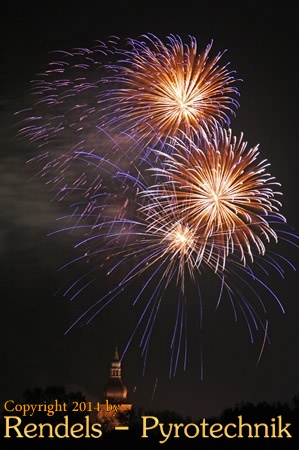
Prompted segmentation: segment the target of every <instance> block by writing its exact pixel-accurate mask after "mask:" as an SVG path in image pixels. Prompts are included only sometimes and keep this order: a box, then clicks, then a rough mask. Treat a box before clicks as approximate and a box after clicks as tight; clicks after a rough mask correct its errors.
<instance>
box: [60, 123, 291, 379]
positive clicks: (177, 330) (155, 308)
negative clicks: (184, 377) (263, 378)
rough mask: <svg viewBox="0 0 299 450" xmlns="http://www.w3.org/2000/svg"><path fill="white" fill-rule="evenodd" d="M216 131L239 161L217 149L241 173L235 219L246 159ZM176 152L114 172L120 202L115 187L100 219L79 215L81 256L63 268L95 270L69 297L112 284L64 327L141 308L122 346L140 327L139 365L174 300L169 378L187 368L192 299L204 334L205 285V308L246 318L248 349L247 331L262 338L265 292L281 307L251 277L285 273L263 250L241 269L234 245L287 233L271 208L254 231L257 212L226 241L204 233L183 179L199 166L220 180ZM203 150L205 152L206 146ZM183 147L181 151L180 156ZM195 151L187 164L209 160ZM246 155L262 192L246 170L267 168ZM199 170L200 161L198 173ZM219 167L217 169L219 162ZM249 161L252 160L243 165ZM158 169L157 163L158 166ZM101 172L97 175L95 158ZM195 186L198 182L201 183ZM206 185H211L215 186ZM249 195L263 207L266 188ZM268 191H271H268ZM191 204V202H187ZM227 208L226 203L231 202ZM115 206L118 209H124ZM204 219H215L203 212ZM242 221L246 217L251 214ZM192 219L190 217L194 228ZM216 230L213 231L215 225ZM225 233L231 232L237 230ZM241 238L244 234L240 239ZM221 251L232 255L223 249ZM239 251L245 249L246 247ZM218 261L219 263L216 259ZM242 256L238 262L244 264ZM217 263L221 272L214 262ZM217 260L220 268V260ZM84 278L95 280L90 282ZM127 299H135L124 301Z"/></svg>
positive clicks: (228, 229) (268, 181) (228, 138)
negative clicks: (210, 290)
mask: <svg viewBox="0 0 299 450" xmlns="http://www.w3.org/2000/svg"><path fill="white" fill-rule="evenodd" d="M221 133H222V134H221ZM221 133H220V136H222V138H223V139H224V138H225V139H224V141H225V142H224V143H226V144H229V143H230V145H228V147H230V152H231V153H232V154H234V153H236V154H237V155H238V157H236V158H234V157H233V155H231V159H230V158H229V159H228V160H226V159H225V158H227V157H228V156H227V153H226V150H227V146H226V145H224V143H222V144H223V145H222V146H221V145H219V151H221V154H222V156H223V158H224V157H225V158H224V159H225V161H226V164H223V165H224V166H229V163H232V165H231V166H229V167H227V170H228V168H230V170H231V169H232V168H233V167H234V166H237V164H236V161H238V162H239V164H240V165H241V167H242V168H241V169H240V176H241V180H239V181H240V185H238V181H237V179H238V177H237V176H236V177H233V180H234V181H235V182H236V183H237V185H238V186H239V187H238V189H239V190H240V189H241V187H240V186H242V185H243V186H244V189H245V192H246V195H245V193H243V195H241V194H239V197H237V200H236V201H237V206H234V208H230V210H231V209H232V210H233V211H236V209H237V208H240V205H243V202H242V201H241V200H242V199H244V198H246V199H247V202H248V198H249V193H250V192H251V190H249V189H247V188H246V183H245V182H244V179H243V178H242V173H243V172H246V170H244V169H245V167H246V168H247V165H246V164H245V163H244V165H243V162H242V155H243V152H244V153H245V154H246V155H247V153H246V145H245V144H244V145H241V141H240V140H239V141H235V140H234V139H232V142H231V133H230V131H228V132H225V131H224V130H222V132H221ZM218 137H219V136H218ZM187 142H188V140H187ZM192 142H193V141H192ZM233 143H235V145H233ZM176 144H179V145H178V146H177V147H176V148H175V149H173V150H174V151H173V153H172V155H169V153H168V152H167V151H166V152H165V153H162V152H159V154H158V155H157V156H158V158H159V165H158V166H157V167H156V166H155V165H154V166H153V163H152V161H149V162H148V167H147V169H144V172H143V173H144V176H143V174H140V173H138V176H137V177H135V176H134V175H132V173H129V172H124V171H121V170H119V171H118V172H117V177H116V179H117V181H118V183H119V187H120V186H122V188H123V193H125V196H126V201H125V202H124V196H123V193H122V192H121V189H120V188H119V189H118V195H116V196H115V193H113V194H111V196H107V197H106V198H105V201H106V202H107V205H106V207H105V208H101V214H100V216H99V215H98V209H99V208H97V207H94V209H93V211H92V212H91V213H89V214H88V215H86V217H87V218H88V221H87V222H86V224H85V228H84V238H82V239H80V237H79V241H78V242H77V243H76V248H77V249H78V250H80V256H79V258H78V259H77V260H75V261H73V262H70V263H69V265H72V264H75V263H78V262H79V263H80V264H83V263H84V261H86V262H87V261H88V266H91V267H92V269H91V272H87V273H86V274H85V275H84V276H82V277H81V278H80V279H79V280H76V281H75V282H74V283H73V284H72V285H71V286H70V287H69V288H68V289H67V295H68V296H70V298H71V299H74V298H76V297H77V296H78V295H79V294H80V293H82V291H83V290H84V289H85V288H87V287H89V285H90V279H92V280H93V282H94V281H95V280H96V279H98V280H102V279H103V276H104V274H105V276H106V277H107V279H109V280H110V281H111V284H110V285H109V286H110V287H109V288H108V289H107V292H106V294H104V295H102V296H100V299H99V300H98V301H95V302H94V303H93V304H92V306H91V307H90V308H87V309H86V310H85V311H84V312H83V313H82V314H81V315H80V316H79V317H78V319H77V320H76V321H75V322H73V323H72V324H71V326H70V329H72V328H73V327H74V326H75V325H76V324H78V323H79V322H81V321H85V322H86V323H90V321H92V320H93V319H94V318H95V317H96V316H98V315H99V314H100V313H101V312H102V311H103V310H104V308H106V307H108V305H110V304H111V302H112V301H114V300H116V299H117V298H122V299H124V298H130V300H127V302H128V301H129V302H130V303H131V304H132V305H135V306H136V305H137V304H140V305H141V309H140V316H139V317H137V319H136V327H135V329H134V331H133V333H132V336H131V337H130V338H129V342H128V345H129V343H130V342H131V341H132V339H133V337H134V336H135V335H136V333H137V330H138V329H142V330H143V331H142V337H141V340H140V345H141V347H142V352H143V355H144V357H145V361H146V355H147V353H148V349H149V345H150V340H151V336H152V335H153V333H154V328H155V325H156V323H157V322H158V321H159V320H158V318H159V311H160V309H161V308H162V307H163V304H164V303H165V302H166V303H167V302H168V300H167V299H168V298H172V304H173V305H174V306H172V308H170V310H172V312H173V311H176V315H175V317H172V320H173V331H172V337H171V340H170V341H171V364H170V376H172V375H174V374H175V372H176V370H177V366H178V360H179V358H180V357H182V358H183V360H184V367H185V366H186V359H187V347H188V343H187V341H188V339H187V336H188V335H189V333H190V332H191V328H192V327H190V323H189V322H190V319H187V317H188V313H187V312H188V311H189V308H190V304H191V303H193V302H194V299H196V304H197V306H196V310H197V312H196V313H195V312H194V311H193V313H192V314H193V315H194V314H195V316H197V317H198V324H197V329H198V330H199V329H201V327H202V323H203V304H204V303H205V299H203V298H202V294H201V292H202V289H203V288H204V287H207V284H208V285H209V284H210V283H213V285H214V286H218V288H217V292H216V293H215V295H216V296H215V298H214V300H212V299H211V298H209V302H212V303H213V304H214V305H215V308H217V307H218V306H219V305H220V303H222V302H223V301H224V302H229V303H230V304H231V306H232V310H233V317H234V318H235V320H238V319H239V317H240V315H241V316H243V318H244V319H245V321H246V324H247V327H248V330H249V333H250V336H251V340H252V341H254V337H253V336H254V330H255V331H257V330H260V331H262V332H263V333H265V323H264V321H263V320H262V317H263V315H264V314H265V313H266V306H265V300H264V299H262V297H265V295H264V294H265V292H266V293H268V294H270V296H272V297H273V298H274V299H275V301H276V302H277V303H278V304H279V307H280V308H281V310H282V311H284V309H283V306H282V304H281V302H280V300H279V299H278V297H277V296H276V295H275V293H274V292H273V291H272V290H271V288H270V287H268V286H267V285H266V284H265V283H264V282H263V280H262V278H260V275H258V273H259V272H261V271H262V272H263V274H265V273H266V268H267V266H268V269H267V272H268V273H269V269H270V268H271V269H272V270H273V269H274V270H275V271H276V272H278V273H279V274H280V275H283V268H282V267H281V265H280V264H279V263H278V258H275V256H274V255H273V252H272V249H271V248H269V251H268V252H264V251H263V252H261V247H260V246H256V255H255V258H254V260H253V258H250V261H247V260H246V259H245V257H244V256H243V255H244V254H245V250H242V251H240V250H239V249H238V245H241V244H242V246H243V247H244V244H243V241H244V240H245V242H247V240H248V239H249V238H246V239H247V240H246V239H245V237H246V236H247V234H248V235H249V236H250V239H252V242H253V243H255V241H257V242H259V240H258V238H257V237H256V238H255V239H253V238H252V234H253V231H254V232H255V233H256V234H257V236H258V233H259V232H260V234H261V236H262V237H264V235H265V231H264V228H265V229H266V230H267V233H268V234H269V236H271V237H273V238H275V239H277V237H278V235H281V236H282V239H283V233H281V232H280V231H279V228H280V227H282V226H283V225H285V219H284V218H283V216H282V215H280V214H279V213H278V212H277V214H276V215H275V214H274V213H273V211H272V209H274V210H275V208H274V207H273V208H272V209H271V208H270V207H269V215H268V216H267V215H266V213H265V207H264V209H263V208H261V209H260V210H258V212H259V213H260V214H261V212H262V211H263V213H265V214H264V216H261V218H259V219H258V224H259V226H258V227H256V226H255V225H256V224H255V223H253V222H254V221H255V220H257V216H258V214H257V212H256V211H255V209H254V208H253V209H252V210H251V209H249V211H250V212H251V220H249V219H248V220H247V222H246V223H245V224H244V225H243V226H242V227H241V228H240V230H239V229H238V227H239V221H238V220H239V219H236V220H237V225H238V226H236V224H235V223H232V219H231V218H230V219H229V220H227V223H226V225H223V228H222V229H221V234H224V235H225V236H224V237H223V238H222V237H221V239H220V238H219V233H220V232H219V230H218V229H217V227H216V226H214V225H213V226H212V225H211V227H212V230H211V229H209V230H207V228H206V226H205V227H204V226H203V225H200V226H199V225H198V220H200V219H201V214H203V215H204V216H206V213H205V212H202V211H199V212H197V213H196V214H195V213H192V208H194V205H193V199H192V195H193V194H192V192H191V190H190V185H189V184H188V183H189V181H190V180H189V178H188V177H187V176H186V174H187V173H188V172H191V173H192V172H194V173H196V170H199V167H200V168H201V169H204V170H205V172H206V178H205V179H208V175H209V176H211V177H212V176H213V177H215V174H216V175H219V173H218V172H215V170H214V166H213V158H210V159H209V161H210V163H211V164H212V168H211V167H210V168H209V170H208V167H207V166H206V165H203V164H202V162H203V160H201V159H200V161H197V165H193V163H194V159H193V158H192V151H191V149H190V148H189V149H188V152H187V153H185V152H186V142H184V141H181V140H176ZM206 144H207V145H208V144H209V143H206ZM180 145H181V146H182V147H180ZM208 147H209V146H208ZM180 148H181V150H182V151H183V150H184V152H182V153H180V152H179V149H180ZM195 148H196V149H197V153H196V154H194V155H193V157H194V158H195V157H197V158H198V157H201V158H202V157H204V158H207V157H208V156H209V153H208V151H207V148H206V149H205V152H203V151H199V147H198V146H196V147H195ZM220 149H221V150H220ZM241 149H242V151H241ZM252 153H253V155H254V157H253V158H252V162H254V164H253V165H252V164H251V167H250V170H249V172H248V174H247V176H248V182H249V180H250V181H251V183H252V182H253V180H256V182H257V185H259V183H260V182H261V180H262V178H261V174H260V173H258V172H259V171H258V170H255V171H253V167H260V169H261V173H263V172H264V169H265V167H266V164H265V163H264V162H263V163H262V164H260V165H259V164H258V163H255V158H256V157H257V155H256V154H255V151H253V152H252ZM249 154H250V152H249ZM213 155H214V156H216V155H217V152H216V151H215V149H214V150H213ZM187 156H189V157H187ZM244 157H245V155H244ZM89 159H97V158H96V157H95V155H82V158H81V160H82V161H83V160H85V162H86V163H88V161H89ZM198 162H200V165H199V166H198ZM207 162H208V160H207ZM207 162H206V164H207ZM218 162H219V161H218ZM222 162H223V163H224V161H222ZM246 162H249V161H248V160H246ZM156 163H157V159H155V164H156ZM161 164H162V167H161ZM109 166H110V167H111V174H112V173H115V167H114V166H113V165H112V164H111V163H107V164H106V169H107V171H108V170H109ZM101 167H103V161H102V159H101ZM221 167H222V165H221ZM218 170H219V168H218ZM236 170H237V169H236ZM224 172H225V171H224ZM252 172H253V173H254V174H255V175H256V177H255V176H252V178H251V176H250V174H251V173H252ZM149 173H150V174H151V176H150V177H148V176H147V175H148V174H149ZM178 173H181V174H182V176H183V178H184V180H185V181H184V183H185V184H183V182H182V179H180V178H178ZM200 173H201V172H200ZM236 173H238V172H236ZM153 176H154V180H155V183H154V184H150V183H149V182H150V181H152V177H153ZM192 179H195V180H198V177H195V178H192ZM216 179H217V180H218V181H219V177H218V178H217V177H216ZM165 180H166V181H165ZM263 180H264V183H262V186H264V185H266V186H267V189H270V187H272V186H273V185H275V184H276V183H275V182H274V181H273V184H272V181H271V180H272V178H271V177H270V176H269V175H267V174H264V176H263ZM203 184H204V183H202V185H203ZM220 184H221V183H220ZM212 185H213V186H214V184H212ZM187 188H188V189H187ZM253 191H254V193H255V196H257V195H258V194H259V195H260V196H261V200H260V201H261V202H262V199H263V190H262V189H261V188H260V191H258V188H257V186H256V187H255V189H254V190H253ZM265 192H268V191H267V190H266V191H265ZM180 193H182V195H180ZM187 194H188V195H187ZM273 195H274V194H273ZM189 196H191V200H192V201H191V202H190V199H189ZM267 198H271V195H268V196H267ZM230 201H232V198H231V197H230ZM113 202H115V205H114V207H113V208H112V209H111V205H112V204H113ZM269 204H270V203H269ZM269 204H268V203H267V202H266V205H269ZM273 204H275V202H274V203H273ZM117 205H121V207H119V206H117ZM191 207H192V208H191ZM244 208H245V206H244ZM252 211H253V212H252ZM270 213H271V214H270ZM210 215H212V214H211V213H210ZM247 215H249V212H248V211H247ZM243 216H244V214H243V215H242V214H241V217H243ZM92 217H94V219H93V221H92V223H90V222H89V220H90V218H92ZM195 217H197V220H196V219H195ZM70 218H71V219H74V216H73V215H71V216H70V217H68V218H67V223H68V227H67V229H68V230H70V231H72V233H73V231H74V230H76V229H78V230H79V232H80V230H81V227H82V224H81V223H80V224H78V222H77V220H75V223H74V224H73V225H70V224H69V219H70ZM75 219H76V218H75ZM266 219H267V220H266ZM243 220H244V219H243ZM206 221H207V218H206V217H205V220H203V222H206ZM216 224H217V226H218V221H217V220H216ZM245 225H246V226H245ZM251 225H252V229H253V231H251V233H249V231H248V230H247V228H246V227H248V228H250V226H251ZM271 225H272V227H273V229H272V228H271ZM231 228H233V229H234V232H233V231H232V230H231ZM244 229H245V231H244ZM62 230H63V231H65V230H66V228H63V227H62V228H61V229H60V230H59V231H62ZM215 230H216V231H215ZM238 230H239V231H238ZM274 230H276V231H274ZM237 233H240V237H239V238H238V237H234V238H233V236H234V235H235V234H237ZM243 233H245V237H244V235H243ZM246 233H247V234H246ZM230 239H234V241H233V244H232V243H230V242H229V240H230ZM261 239H262V238H261ZM237 243H238V245H237ZM228 245H229V249H230V251H229V252H227V251H226V247H227V246H228ZM254 245H255V244H254ZM243 247H242V249H243ZM233 248H235V251H233V250H232V249H233ZM237 250H239V251H237ZM263 250H264V249H263ZM246 252H249V251H248V250H247V249H246ZM249 253H250V255H251V256H252V255H253V253H254V251H253V250H252V251H250V252H249ZM264 253H265V254H264ZM224 254H225V256H223V255H224ZM240 254H241V255H242V257H241V258H240ZM220 258H221V262H222V265H220V263H219V260H220ZM224 258H225V263H224V261H223V260H224ZM91 274H92V277H91V278H90V276H91ZM136 288H137V289H138V294H136V293H135V294H133V292H135V289H136ZM244 288H245V289H246V291H247V292H248V291H249V292H250V295H249V296H248V298H246V296H245V295H244V294H243V292H242V291H243V290H244ZM174 289H175V290H174ZM261 290H262V291H264V294H263V296H261ZM175 291H176V292H175ZM132 295H133V298H131V297H132ZM123 301H124V300H123ZM175 305H176V306H175ZM170 317H171V314H169V324H170V323H171V319H170ZM191 322H192V320H191ZM142 327H143V328H142Z"/></svg>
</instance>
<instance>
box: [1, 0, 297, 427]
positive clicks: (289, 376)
mask: <svg viewBox="0 0 299 450" xmlns="http://www.w3.org/2000/svg"><path fill="white" fill-rule="evenodd" d="M32 3H33V2H32ZM97 3H99V4H100V3H102V2H85V3H84V2H83V4H81V5H77V6H74V4H73V3H72V2H60V3H58V2H57V5H56V4H55V1H54V2H49V3H48V6H47V2H46V3H45V2H43V3H40V4H34V6H32V5H31V2H25V3H23V4H22V5H20V6H18V7H15V5H13V4H12V3H11V4H8V2H6V5H5V6H2V22H3V23H2V24H1V33H2V36H1V60H0V70H1V73H0V76H1V85H0V108H1V109H0V114H1V127H0V141H1V154H0V158H1V159H0V171H1V184H0V192H1V195H0V201H1V221H0V255H1V280H2V281H1V326H0V329H1V334H2V339H1V342H2V351H1V387H0V400H1V401H0V405H1V406H2V405H3V402H4V401H5V400H7V399H16V400H18V399H21V398H22V393H23V392H24V391H25V389H27V388H29V389H33V388H34V387H46V386H52V385H58V386H66V387H67V389H70V390H76V391H77V390H80V391H81V392H82V393H83V394H84V395H86V397H87V398H88V399H99V398H101V396H102V389H103V386H104V384H105V382H106V381H107V377H108V371H109V364H110V361H111V359H112V356H113V352H114V346H115V343H117V345H118V349H119V352H120V354H121V353H122V350H123V349H124V347H125V345H126V342H127V339H128V336H129V334H130V330H132V327H133V326H134V320H135V319H136V316H135V315H134V311H133V309H132V306H131V299H130V298H129V295H128V296H127V297H126V298H123V299H119V300H117V301H115V302H114V303H113V304H112V305H111V307H109V308H108V309H107V310H105V311H104V312H103V314H101V315H99V316H98V317H97V318H96V319H95V320H94V321H93V322H92V323H91V324H89V325H88V326H78V327H75V328H74V329H73V330H72V331H71V332H70V333H68V334H67V335H65V331H66V329H67V328H68V326H69V325H70V323H71V322H72V320H74V318H75V317H76V316H77V313H78V311H81V310H82V308H83V309H84V302H85V301H87V302H89V301H91V299H90V298H86V296H87V294H85V297H84V295H83V297H82V298H81V299H78V300H77V301H76V302H70V301H69V299H68V298H67V297H64V296H63V295H62V293H61V290H60V288H61V287H62V286H63V285H64V284H65V283H67V282H68V277H69V276H70V275H73V276H75V277H76V276H80V266H78V265H77V266H76V269H75V270H77V271H78V274H70V273H69V272H68V271H67V272H65V271H60V270H59V268H60V267H61V266H62V265H64V264H65V263H66V262H67V261H68V260H69V259H71V258H72V257H74V255H75V253H74V250H73V249H72V248H71V246H72V240H71V238H69V237H68V236H67V235H66V234H64V235H54V236H48V234H49V233H51V231H52V230H53V229H55V221H56V218H57V217H59V216H61V215H63V214H64V211H63V206H62V205H59V204H57V203H56V202H55V201H53V192H51V190H50V189H48V188H47V187H46V186H45V185H44V183H43V182H42V180H41V179H40V178H39V177H35V176H34V175H35V171H34V167H33V166H28V164H26V161H27V160H28V159H29V157H31V156H32V155H33V153H34V151H35V152H38V149H34V148H33V147H32V146H31V147H28V145H27V143H26V142H20V141H19V140H16V138H15V134H16V124H15V118H14V112H16V111H18V110H20V109H22V108H24V107H25V106H26V105H27V104H28V103H27V102H28V91H29V85H30V81H31V80H32V79H34V78H35V76H36V74H37V73H38V72H41V71H42V70H44V68H45V64H46V63H47V62H48V60H49V52H51V51H53V50H60V49H61V50H69V49H72V48H74V47H91V46H93V45H94V43H95V41H97V40H105V39H106V38H107V36H110V35H115V36H120V37H134V38H138V37H139V36H140V35H141V34H144V33H148V32H150V33H154V34H156V35H158V36H159V37H161V38H162V39H163V37H165V36H166V35H168V34H178V35H180V36H181V37H182V38H187V37H188V35H192V36H195V37H196V38H197V40H198V43H199V46H202V48H204V47H205V46H206V45H207V44H208V43H209V42H210V41H211V40H213V47H214V48H215V51H222V50H225V49H227V52H226V57H227V58H228V59H229V61H230V62H231V66H232V68H233V69H234V70H236V72H237V77H239V78H241V79H242V80H243V82H242V83H241V84H240V86H239V91H240V98H239V102H240V108H239V109H238V111H237V113H236V117H235V118H233V119H232V129H233V130H234V134H236V135H239V134H240V132H244V135H245V140H246V141H248V143H249V144H248V145H249V146H254V145H256V144H258V143H259V144H260V151H261V153H262V155H263V157H264V158H266V159H268V160H269V162H270V163H271V169H270V171H271V173H272V174H273V175H274V176H275V177H276V178H277V179H278V180H279V182H281V184H282V188H281V189H282V192H283V198H282V203H283V208H282V213H283V214H284V215H285V216H286V218H287V220H288V222H289V224H290V225H292V226H293V227H294V229H295V230H297V232H298V229H299V221H298V219H299V218H298V196H297V195H298V187H297V180H298V174H297V170H298V88H297V79H298V56H297V54H298V47H297V22H296V24H295V20H296V19H295V18H297V12H295V6H293V3H291V2H290V3H289V2H284V3H283V8H284V9H283V10H281V9H280V7H279V6H273V5H271V6H267V7H266V6H263V5H262V4H261V2H250V3H248V5H247V6H243V5H242V4H241V3H240V5H239V6H235V4H234V2H222V3H221V6H219V7H217V8H216V7H212V5H211V6H203V5H201V6H194V7H188V8H187V4H185V3H182V4H177V5H176V6H175V4H174V2H158V3H161V5H162V6H161V5H159V6H153V5H152V2H147V3H145V2H139V3H137V4H136V5H135V2H134V6H132V5H131V4H130V2H129V3H128V2H122V3H121V4H120V5H118V4H117V2H105V5H104V6H99V5H97ZM291 4H292V6H291ZM95 5H96V6H95ZM155 5H156V3H155ZM231 5H232V6H231ZM279 252H282V254H283V256H284V257H285V258H287V259H288V260H290V261H291V262H292V264H293V265H294V267H297V266H298V251H297V249H296V248H295V247H292V246H287V245H284V244H282V245H281V247H279ZM266 281H267V283H268V284H269V285H271V287H272V288H273V289H274V290H275V292H276V293H277V295H278V297H279V298H280V300H281V302H282V304H283V306H284V309H285V314H283V313H282V311H281V309H280V307H279V305H278V304H277V302H275V300H274V299H273V298H272V299H271V298H266V299H265V302H266V304H267V313H268V316H267V317H268V319H269V329H268V331H269V337H270V340H271V344H270V345H268V344H266V346H265V349H264V352H263V354H262V357H261V360H260V362H259V364H258V365H257V361H258V358H259V354H260V350H261V346H262V343H263V334H257V335H256V338H255V341H254V343H251V342H250V338H249V334H248V331H247V328H246V324H245V322H244V320H240V321H238V322H237V323H235V322H234V320H233V314H232V313H231V311H230V308H229V306H228V305H223V306H221V307H220V308H219V309H218V310H217V311H216V310H215V308H214V306H215V303H213V304H212V305H210V306H208V307H207V310H208V313H207V319H206V322H205V323H204V327H205V335H204V339H203V341H202V342H201V344H200V343H199V340H198V339H197V337H196V335H193V336H192V338H191V340H190V344H189V355H188V362H187V368H186V370H185V371H184V370H183V368H182V366H180V367H179V368H178V370H177V373H176V376H175V377H173V378H171V379H169V377H168V366H169V354H170V353H169V342H168V336H169V333H168V332H167V331H168V327H169V321H168V308H170V310H171V309H172V308H173V307H174V306H173V303H174V302H175V292H174V297H173V299H167V302H166V303H165V306H164V307H163V308H162V311H161V319H160V321H158V323H157V330H156V334H155V337H154V339H153V345H152V347H151V350H150V355H149V358H148V362H147V365H146V367H145V373H144V374H143V359H142V356H141V354H140V349H139V348H138V341H136V342H135V341H134V342H133V343H132V345H131V346H130V347H129V349H128V351H127V353H126V355H125V357H124V358H123V360H122V369H123V381H124V382H125V384H126V385H127V387H128V391H129V398H130V400H132V401H133V403H134V405H136V406H141V407H145V408H147V409H149V408H150V409H161V410H164V409H170V410H174V411H176V412H178V413H180V414H182V415H188V416H191V417H193V418H199V417H204V416H205V417H207V416H209V415H214V414H215V415H216V414H218V413H220V412H221V411H222V410H223V409H224V408H226V407H230V406H234V405H235V404H237V403H241V402H249V401H250V402H253V403H257V402H260V401H267V402H278V401H281V402H291V400H292V398H293V397H294V396H295V395H298V394H299V339H298V318H299V302H298V288H297V286H298V283H297V274H296V271H293V270H292V269H291V267H287V269H286V273H285V277H284V279H282V278H280V277H279V276H278V275H274V276H272V278H271V277H270V279H266ZM136 288H137V287H136ZM93 289H94V290H95V291H94V292H96V295H98V293H99V292H101V289H103V286H102V284H101V283H98V284H97V283H95V284H94V286H93ZM211 290H212V288H211ZM174 291H175V290H174ZM209 295H210V292H209V291H207V292H205V299H206V301H207V302H208V299H209ZM211 297H212V296H211ZM121 300H123V301H121ZM192 301H193V302H195V301H196V299H192ZM200 345H202V349H203V369H204V376H203V380H201V365H200V357H199V355H200Z"/></svg>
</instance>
